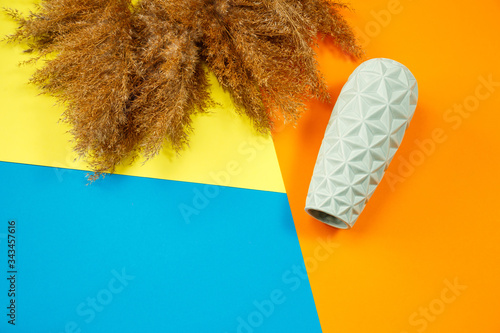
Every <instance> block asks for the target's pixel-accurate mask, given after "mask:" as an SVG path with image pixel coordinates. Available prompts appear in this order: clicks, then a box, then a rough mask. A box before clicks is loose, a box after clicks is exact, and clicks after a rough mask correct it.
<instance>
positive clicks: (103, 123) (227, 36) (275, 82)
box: [7, 0, 361, 178]
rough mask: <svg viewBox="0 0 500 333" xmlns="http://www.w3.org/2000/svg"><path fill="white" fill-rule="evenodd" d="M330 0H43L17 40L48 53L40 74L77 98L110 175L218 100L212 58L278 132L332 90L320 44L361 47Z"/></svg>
mask: <svg viewBox="0 0 500 333" xmlns="http://www.w3.org/2000/svg"><path fill="white" fill-rule="evenodd" d="M343 7H345V5H343V4H340V3H337V2H335V1H329V0H261V1H256V0H185V1H176V0H142V1H139V2H138V3H137V4H135V5H133V4H132V3H131V1H130V0H42V1H41V3H40V5H38V6H37V8H36V11H34V12H31V13H30V14H29V15H28V16H27V17H23V16H22V15H20V14H19V13H18V12H17V11H15V10H7V12H8V14H9V15H11V16H12V17H13V19H14V20H16V21H17V22H18V29H17V31H16V32H15V33H14V34H13V35H11V36H8V40H9V41H18V42H27V43H28V45H29V49H28V50H27V51H28V52H32V53H33V54H34V57H33V59H32V60H33V61H36V60H38V59H40V58H44V59H46V60H47V62H46V63H45V65H44V66H43V67H41V68H40V69H38V70H37V71H36V72H35V73H34V75H33V77H32V82H33V83H35V84H36V85H37V86H39V87H40V88H41V90H42V92H44V93H46V94H49V95H52V96H55V97H57V98H58V99H59V101H60V102H62V103H63V104H64V105H65V110H66V111H65V112H64V114H63V119H64V121H66V122H68V123H69V124H70V125H71V128H72V131H71V132H72V134H73V136H74V140H75V150H76V152H77V153H78V154H79V155H80V156H82V157H84V158H86V159H87V161H88V162H89V163H90V166H91V167H92V169H93V170H94V171H95V172H96V173H95V175H94V176H93V177H94V178H96V177H98V176H99V174H101V173H104V172H113V171H114V169H115V167H116V165H117V164H119V163H120V162H121V161H123V160H124V159H125V158H127V157H131V156H132V157H134V156H136V155H137V154H142V155H143V156H145V157H146V158H151V157H153V156H154V155H156V154H157V153H158V152H159V151H160V149H161V148H162V146H163V145H164V143H167V144H169V145H170V146H171V147H172V148H173V149H175V150H176V151H180V150H181V149H182V148H183V147H184V146H185V145H186V144H187V142H188V135H189V132H190V130H191V127H190V123H191V116H192V115H193V114H195V113H197V112H205V111H206V110H207V109H208V108H209V107H210V106H211V105H213V101H212V100H211V99H210V94H209V84H208V79H207V72H206V70H205V68H208V69H209V70H210V71H212V72H213V73H214V74H215V76H216V77H217V79H218V81H219V83H220V84H221V85H222V87H223V88H224V90H226V91H228V92H229V93H230V94H231V97H232V99H233V102H234V105H235V107H236V109H237V111H238V112H239V113H242V114H246V115H247V116H248V117H249V118H250V119H251V120H252V121H253V123H254V125H255V127H256V129H257V130H259V131H261V132H268V131H269V130H270V129H271V128H272V126H273V119H275V118H276V117H282V118H284V119H285V120H288V121H295V120H296V119H297V118H298V116H299V115H300V113H301V112H302V111H304V110H305V101H307V100H308V99H310V98H318V99H320V100H327V99H328V93H327V89H326V85H325V82H324V80H323V78H322V76H321V73H319V71H318V68H317V63H316V59H315V52H314V46H315V45H316V44H315V43H316V40H317V38H318V36H320V37H324V38H329V39H331V40H332V41H334V42H335V43H336V45H338V46H339V47H340V48H341V49H342V50H343V51H344V52H345V53H346V54H348V55H350V56H353V57H359V56H360V55H361V50H360V48H359V47H358V46H357V44H356V41H355V38H354V35H353V33H352V31H351V29H350V28H349V26H348V25H347V23H346V22H345V21H344V19H343V18H342V16H341V14H340V13H339V10H340V9H342V8H343Z"/></svg>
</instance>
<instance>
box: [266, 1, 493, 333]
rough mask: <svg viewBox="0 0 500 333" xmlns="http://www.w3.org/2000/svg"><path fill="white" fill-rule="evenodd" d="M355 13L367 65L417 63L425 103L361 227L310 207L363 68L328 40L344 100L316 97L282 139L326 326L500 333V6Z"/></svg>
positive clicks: (369, 6)
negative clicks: (351, 86) (342, 103)
mask: <svg viewBox="0 0 500 333" xmlns="http://www.w3.org/2000/svg"><path fill="white" fill-rule="evenodd" d="M351 5H352V7H353V8H354V9H355V11H354V12H347V13H346V18H347V19H348V21H349V22H350V23H351V24H352V26H353V27H355V30H356V33H357V35H358V36H359V38H360V41H361V43H362V44H363V46H364V48H365V50H366V58H365V59H370V58H375V57H385V58H392V59H394V60H397V61H399V62H401V63H403V64H405V65H406V66H407V67H408V68H409V69H410V70H411V71H412V73H413V74H414V75H415V77H416V78H417V81H418V84H419V102H418V106H417V110H416V112H415V116H414V118H413V120H412V122H411V125H410V127H409V129H408V131H407V132H406V135H405V138H404V140H403V143H402V145H401V147H400V149H399V150H398V152H397V154H396V156H395V158H394V160H393V162H392V164H391V165H390V167H389V169H388V170H387V172H386V177H385V178H384V179H383V180H382V183H381V184H380V185H379V187H378V188H377V190H376V191H375V193H374V195H373V197H372V198H371V200H370V202H369V203H368V205H367V207H366V208H365V210H364V212H363V213H362V214H361V216H360V218H359V219H358V221H357V222H356V225H355V226H354V228H353V229H351V230H337V229H334V228H331V227H329V226H327V225H324V224H322V223H320V222H318V221H316V220H314V219H313V218H311V217H309V216H308V215H307V214H306V213H305V212H304V205H305V199H306V195H307V190H308V187H309V181H310V179H311V175H312V172H313V168H314V163H315V160H316V156H317V153H318V150H319V147H320V145H321V140H322V138H323V134H324V131H325V128H326V125H327V122H328V120H329V118H330V114H331V110H332V108H333V103H334V102H335V99H336V98H337V96H338V94H339V93H340V89H341V88H342V85H343V84H344V83H345V82H346V80H347V78H348V76H349V74H350V73H351V72H352V71H353V70H354V68H355V67H356V66H357V65H359V62H358V63H353V62H351V61H349V59H346V58H345V57H343V56H342V55H341V54H339V53H338V52H335V51H334V50H331V49H330V48H328V47H327V46H325V45H321V46H320V49H319V52H318V53H319V54H318V58H319V62H320V66H321V69H322V71H323V73H324V74H325V77H326V80H327V82H328V84H329V87H330V91H331V94H332V97H333V98H332V99H333V100H332V104H321V103H317V102H312V103H311V110H309V111H308V112H306V113H305V114H304V115H303V117H302V118H301V119H300V120H299V122H298V124H297V125H296V127H291V126H287V127H283V126H281V127H279V128H278V130H277V133H275V135H274V141H275V146H276V150H277V154H278V159H279V161H280V166H281V171H282V174H283V177H284V181H285V186H286V190H287V193H288V197H289V200H290V204H291V207H292V213H293V216H294V220H295V225H296V228H297V231H298V235H299V239H300V244H301V247H302V252H303V255H304V259H305V261H306V266H307V269H308V274H309V278H310V282H311V286H312V290H313V294H314V298H315V302H316V306H317V310H318V314H319V317H320V321H321V324H322V328H323V331H324V332H340V333H351V332H370V333H376V332H381V333H382V332H383V333H390V332H395V333H405V332H406V333H413V332H418V333H421V332H429V333H432V332H440V333H442V332H464V333H465V332H482V333H488V332H491V333H493V332H500V318H499V316H498V313H499V311H500V265H499V264H500V260H499V258H500V226H499V222H500V219H499V218H498V215H497V209H496V208H497V205H498V199H499V197H500V196H499V194H498V191H499V188H500V180H499V176H498V174H499V172H500V158H499V157H498V154H499V149H498V147H499V144H500V135H499V132H500V130H499V129H498V127H499V123H500V112H499V111H500V110H499V105H500V103H499V102H500V65H499V60H500V41H499V39H498V34H499V32H500V20H499V19H498V13H499V12H500V2H498V1H492V0H490V1H480V2H468V1H467V2H466V1H426V0H418V1H417V0H413V1H410V0H401V1H392V0H390V1H387V0H385V1H381V0H375V1H369V2H368V1H364V2H363V1H355V0H353V1H351ZM488 79H490V80H491V81H493V82H494V83H495V84H493V85H485V84H484V80H486V81H487V80H488ZM460 108H461V109H462V111H459V110H460ZM450 285H456V286H455V287H450ZM457 285H458V286H457Z"/></svg>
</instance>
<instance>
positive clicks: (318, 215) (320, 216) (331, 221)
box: [306, 208, 351, 229]
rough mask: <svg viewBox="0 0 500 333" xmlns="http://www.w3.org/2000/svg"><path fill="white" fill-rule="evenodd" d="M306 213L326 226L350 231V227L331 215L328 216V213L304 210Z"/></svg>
mask: <svg viewBox="0 0 500 333" xmlns="http://www.w3.org/2000/svg"><path fill="white" fill-rule="evenodd" d="M306 212H307V213H308V214H309V215H311V216H312V217H314V218H315V219H317V220H320V221H321V222H323V223H326V224H328V225H331V226H332V227H335V228H339V229H350V228H351V226H350V225H349V224H347V223H346V222H345V221H343V220H341V219H339V218H338V217H335V216H333V215H330V214H328V213H325V212H322V211H320V210H317V209H311V208H309V209H306Z"/></svg>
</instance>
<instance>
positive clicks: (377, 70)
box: [305, 58, 418, 229]
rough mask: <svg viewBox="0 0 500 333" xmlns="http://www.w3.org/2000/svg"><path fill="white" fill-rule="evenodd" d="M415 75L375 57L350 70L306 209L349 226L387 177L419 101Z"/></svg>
mask: <svg viewBox="0 0 500 333" xmlns="http://www.w3.org/2000/svg"><path fill="white" fill-rule="evenodd" d="M417 99H418V88H417V81H416V80H415V77H414V76H413V74H412V73H411V72H410V71H409V70H408V69H407V68H406V67H405V66H403V65H402V64H400V63H398V62H396V61H394V60H390V59H383V58H378V59H371V60H368V61H366V62H364V63H362V64H361V65H360V66H359V67H358V68H356V70H355V71H354V72H353V73H352V74H351V76H350V77H349V79H348V80H347V83H346V84H345V85H344V87H343V88H342V91H341V92H340V96H339V98H338V100H337V103H336V104H335V107H334V108H333V112H332V115H331V117H330V121H329V123H328V126H327V128H326V132H325V136H324V138H323V141H322V144H321V148H320V150H319V153H318V158H317V160H316V165H315V167H314V172H313V176H312V179H311V183H310V185H309V192H308V194H307V199H306V208H305V209H306V212H307V213H309V214H310V215H311V216H313V217H314V218H316V219H318V220H320V221H321V222H324V223H326V224H328V225H330V226H333V227H337V228H341V229H349V228H351V227H352V226H353V225H354V223H355V222H356V220H357V218H358V216H359V215H360V214H361V212H362V211H363V208H364V207H365V205H366V203H367V202H368V200H369V199H370V197H371V196H372V194H373V192H374V191H375V189H376V187H377V185H378V184H379V183H380V181H381V180H382V177H383V176H384V173H385V170H386V169H387V167H388V166H389V163H390V162H391V160H392V158H393V157H394V154H395V153H396V150H397V149H398V147H399V145H400V144H401V141H402V140H403V136H404V133H405V131H406V129H407V128H408V126H409V123H410V120H411V118H412V117H413V113H414V112H415V108H416V106H417Z"/></svg>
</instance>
